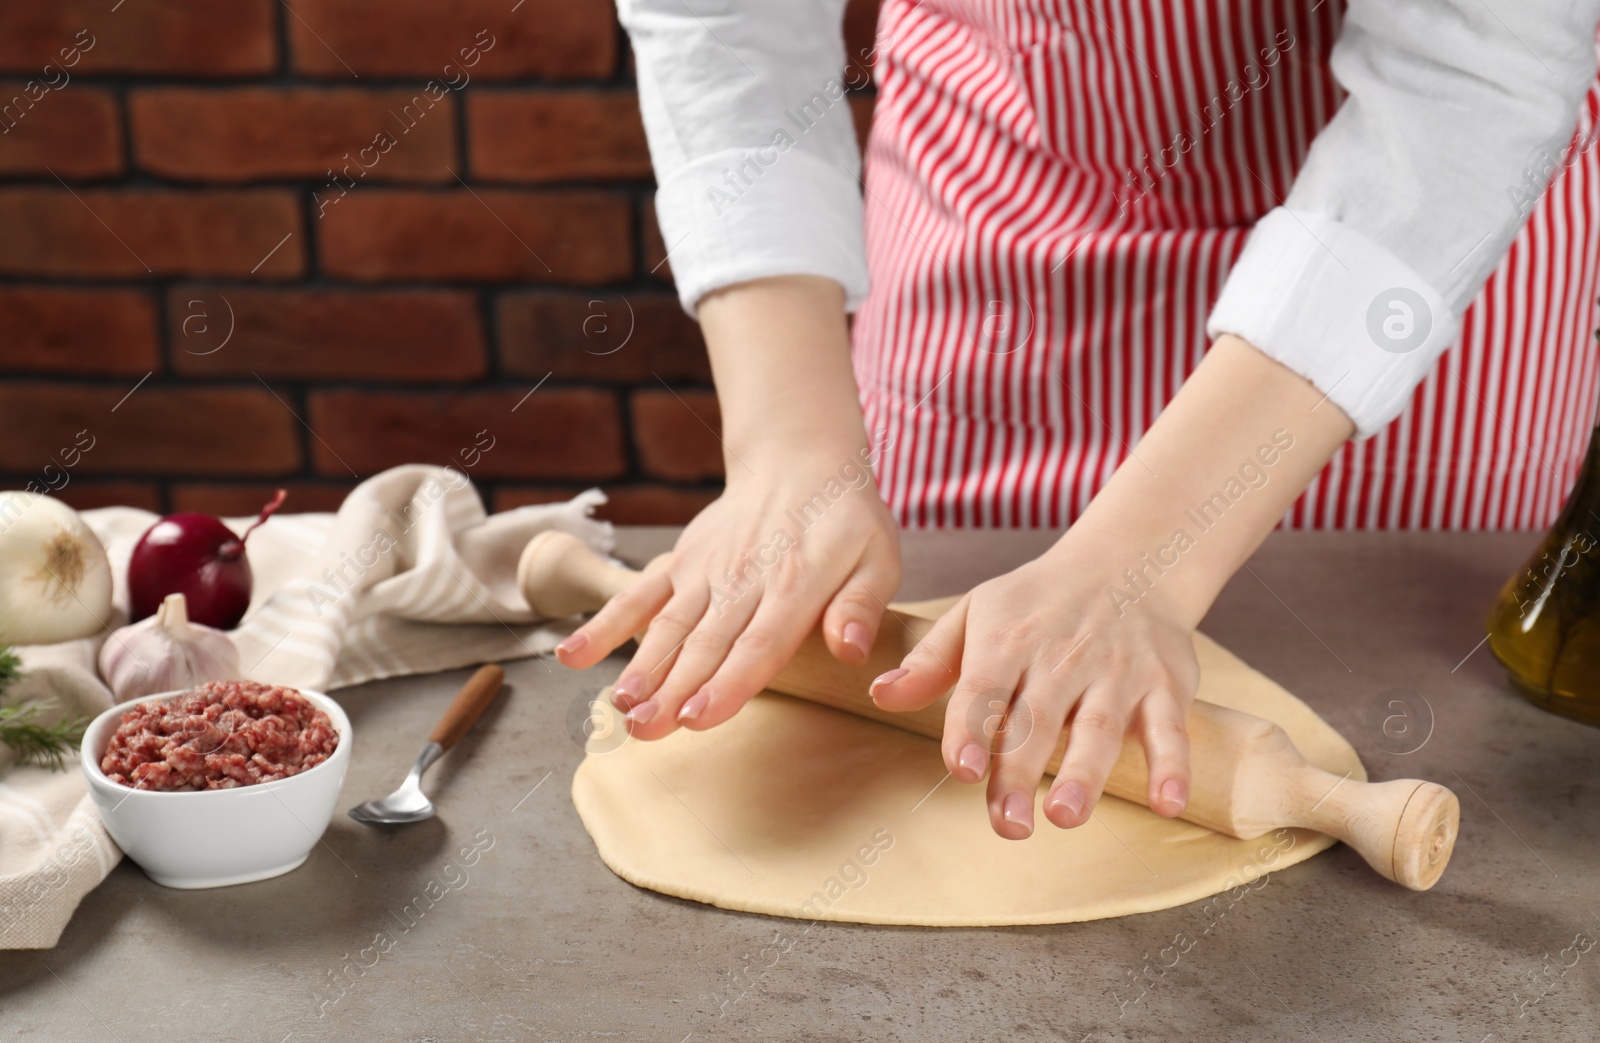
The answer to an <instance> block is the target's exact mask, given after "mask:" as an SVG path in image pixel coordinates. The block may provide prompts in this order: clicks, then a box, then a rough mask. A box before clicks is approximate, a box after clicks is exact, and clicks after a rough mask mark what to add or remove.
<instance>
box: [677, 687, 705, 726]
mask: <svg viewBox="0 0 1600 1043" xmlns="http://www.w3.org/2000/svg"><path fill="white" fill-rule="evenodd" d="M710 701H711V690H710V689H709V688H701V689H700V690H699V691H698V692H696V693H694V694H693V695H691V696H690V697H689V701H688V702H686V703H684V704H683V709H681V710H679V711H678V720H680V721H692V720H694V719H695V718H696V717H699V716H700V711H701V710H704V709H705V708H706V704H707V703H709V702H710Z"/></svg>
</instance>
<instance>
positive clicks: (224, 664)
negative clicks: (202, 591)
mask: <svg viewBox="0 0 1600 1043" xmlns="http://www.w3.org/2000/svg"><path fill="white" fill-rule="evenodd" d="M100 675H101V677H103V678H104V679H105V682H106V684H107V685H108V686H109V687H110V689H111V693H112V695H114V696H115V697H116V700H117V702H119V703H120V702H125V701H127V700H129V699H137V698H138V697H139V696H141V695H154V694H155V693H157V692H170V691H175V690H177V689H180V688H190V687H193V686H194V685H197V684H204V683H205V682H207V681H227V680H232V679H234V678H237V677H238V676H239V650H238V649H237V648H235V647H234V644H233V639H232V638H230V637H229V636H228V635H227V634H224V633H223V632H222V631H220V630H215V629H213V628H211V627H208V626H202V625H201V624H199V623H191V622H189V610H188V605H187V603H186V602H185V601H184V598H183V595H182V594H169V595H167V597H166V598H165V599H164V600H163V601H162V602H161V607H160V608H158V609H157V610H156V614H155V615H153V616H151V617H149V618H148V619H141V620H140V621H139V622H137V623H133V624H131V625H129V626H125V627H123V628H122V629H120V630H118V631H116V632H115V633H113V634H112V635H111V636H110V637H109V638H107V639H106V643H105V645H104V646H103V647H102V648H101V649H100Z"/></svg>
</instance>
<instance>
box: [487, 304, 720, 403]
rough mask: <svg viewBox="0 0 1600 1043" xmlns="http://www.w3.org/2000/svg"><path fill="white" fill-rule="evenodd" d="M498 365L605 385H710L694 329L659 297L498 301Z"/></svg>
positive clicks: (676, 308) (708, 368)
mask: <svg viewBox="0 0 1600 1043" xmlns="http://www.w3.org/2000/svg"><path fill="white" fill-rule="evenodd" d="M497 323H498V326H499V329H500V358H501V364H502V365H503V366H504V368H505V371H506V372H507V373H512V374H515V375H517V376H525V377H542V376H544V375H545V374H546V373H551V372H554V373H555V375H556V377H557V378H558V379H578V380H598V381H605V382H607V383H635V384H637V383H644V382H647V381H648V382H650V383H652V384H653V383H655V382H656V380H657V375H658V374H659V376H660V378H661V379H664V380H669V381H684V380H687V381H696V382H699V383H709V382H710V380H711V364H710V362H709V361H708V360H707V358H706V349H705V342H704V341H703V340H702V339H701V337H700V326H699V324H698V323H696V322H695V321H694V320H693V319H691V318H689V316H687V315H685V314H684V313H683V308H681V307H680V306H679V305H678V299H677V298H676V297H674V296H672V295H670V294H666V293H659V292H649V291H646V292H638V291H630V292H629V293H627V294H626V295H624V294H621V293H615V292H610V291H606V290H591V291H589V292H588V293H563V292H559V291H542V292H532V293H513V294H506V295H505V296H503V297H501V298H500V303H499V308H498V318H497Z"/></svg>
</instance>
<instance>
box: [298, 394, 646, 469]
mask: <svg viewBox="0 0 1600 1043" xmlns="http://www.w3.org/2000/svg"><path fill="white" fill-rule="evenodd" d="M524 396H526V400H525V401H524ZM519 402H521V405H520V406H519V405H518V403H519ZM513 409H515V412H513ZM309 420H310V423H311V427H312V429H313V430H314V431H316V433H317V438H316V439H314V440H313V441H312V443H311V447H312V457H313V459H314V461H315V463H316V469H317V472H318V473H320V474H328V475H341V474H348V473H349V471H348V470H347V469H346V467H347V466H348V467H352V468H355V470H356V471H357V472H358V473H362V474H368V473H371V472H373V471H379V470H382V469H384V468H386V467H393V466H394V465H396V464H404V463H428V464H452V465H454V466H456V467H457V468H458V469H461V470H463V471H465V473H466V474H467V475H468V476H470V477H474V478H569V479H583V480H586V481H594V480H598V479H602V478H611V477H614V476H616V475H617V474H619V473H621V471H622V470H623V455H622V428H621V425H620V422H619V421H620V417H619V416H618V410H617V404H616V400H615V398H613V396H612V395H611V394H609V393H608V392H604V391H592V390H578V389H568V388H550V387H545V388H540V389H539V390H538V391H535V392H533V394H531V395H528V393H527V392H526V391H520V390H518V391H476V392H435V393H428V392H368V391H314V392H312V394H311V416H310V418H309ZM480 432H486V434H483V435H482V436H481V437H480V435H479V433H480ZM491 440H492V441H491ZM482 445H488V446H489V448H488V450H487V451H486V452H476V453H475V452H474V447H478V448H479V449H481V448H482ZM463 453H467V454H473V455H468V456H463V455H462V454H463ZM468 464H471V465H472V466H468Z"/></svg>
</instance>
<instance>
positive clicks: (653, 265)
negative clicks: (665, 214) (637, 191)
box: [639, 199, 672, 286]
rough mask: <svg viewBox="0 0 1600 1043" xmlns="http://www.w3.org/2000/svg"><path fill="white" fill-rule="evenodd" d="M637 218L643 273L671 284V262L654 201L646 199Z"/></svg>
mask: <svg viewBox="0 0 1600 1043" xmlns="http://www.w3.org/2000/svg"><path fill="white" fill-rule="evenodd" d="M643 211H644V212H643V213H642V214H641V215H640V218H639V229H640V234H641V237H642V238H643V239H644V269H645V274H646V275H648V276H650V277H651V278H653V279H659V280H661V281H662V282H664V283H666V284H668V285H669V286H670V285H671V284H672V263H671V262H670V261H668V260H667V244H666V243H665V242H664V241H662V238H661V224H660V222H658V221H657V220H656V203H655V200H654V199H648V200H646V201H645V203H644V207H643Z"/></svg>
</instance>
